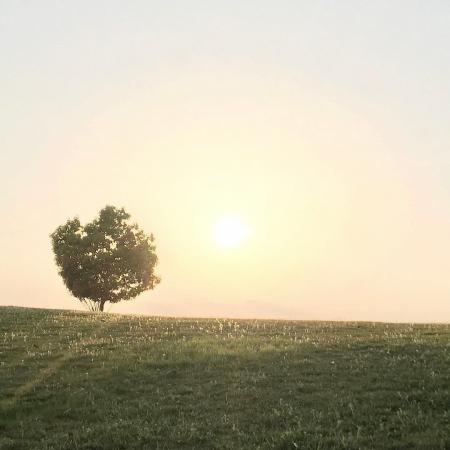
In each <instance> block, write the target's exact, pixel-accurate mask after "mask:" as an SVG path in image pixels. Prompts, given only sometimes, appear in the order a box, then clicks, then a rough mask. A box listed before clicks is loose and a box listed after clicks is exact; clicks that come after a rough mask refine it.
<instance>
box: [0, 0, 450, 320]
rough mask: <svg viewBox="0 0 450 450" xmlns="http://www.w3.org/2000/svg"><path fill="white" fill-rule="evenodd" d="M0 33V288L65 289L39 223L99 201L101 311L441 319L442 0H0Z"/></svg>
mask: <svg viewBox="0 0 450 450" xmlns="http://www.w3.org/2000/svg"><path fill="white" fill-rule="evenodd" d="M0 55H1V58H0V101H1V109H0V180H1V181H0V183H1V185H0V187H1V191H0V192H1V193H0V208H1V230H2V233H1V235H0V250H1V251H0V304H3V305H24V306H45V307H62V308H80V305H79V303H78V302H77V300H76V299H74V298H72V297H71V296H70V295H69V293H68V292H67V291H66V290H65V288H64V285H63V283H62V280H61V279H60V277H59V276H58V274H57V271H56V267H55V265H54V262H53V255H52V252H51V246H50V239H49V234H50V233H51V232H52V231H53V230H54V229H55V228H56V227H57V226H58V225H60V224H61V223H63V222H64V221H65V220H66V219H67V218H69V217H73V216H75V215H78V216H79V217H80V219H81V221H82V222H85V221H89V220H91V219H92V218H93V217H94V215H95V214H96V213H97V212H98V210H99V209H100V208H102V207H103V206H104V205H106V204H113V205H116V206H124V207H125V208H126V209H127V211H128V212H129V213H131V215H132V216H133V218H134V219H135V220H136V221H137V222H138V223H139V224H140V225H141V227H142V228H144V229H145V230H146V231H148V232H153V233H154V234H155V236H156V244H157V247H158V255H159V257H160V265H159V270H158V272H159V274H160V275H161V277H162V283H161V284H160V285H159V286H158V287H157V288H156V289H155V290H154V291H150V292H148V293H145V294H143V295H141V296H140V297H139V298H138V299H137V300H135V301H133V302H129V303H125V304H122V305H119V306H115V307H114V308H113V310H114V311H118V312H124V311H128V312H141V313H148V314H164V315H166V314H168V315H183V316H187V315H189V316H233V317H274V318H278V317H284V318H296V319H364V320H385V321H449V320H450V2H448V1H437V0H436V1H427V2H424V1H413V0H407V1H376V2H374V1H362V0H361V1H342V2H334V1H287V0H286V1H280V0H278V1H262V0H258V1H242V0H241V1H230V0H227V1H220V2H214V1H208V2H206V1H194V0H190V1H172V2H163V1H157V2H156V1H153V2H152V1H141V2H140V1H120V2H118V1H111V0H108V1H39V2H38V1H34V2H33V1H25V0H23V1H19V0H18V1H9V0H0ZM227 214H234V215H235V216H236V215H237V216H239V217H241V218H242V220H243V221H244V222H245V223H247V225H248V226H249V227H250V229H251V235H250V236H249V238H248V239H247V240H246V241H245V242H244V243H243V245H242V246H241V247H239V248H237V249H233V250H230V249H229V250H226V249H222V248H219V247H218V246H217V245H216V244H215V242H214V240H213V238H212V233H213V228H214V224H215V223H216V222H217V220H218V219H219V218H220V217H221V216H223V215H227Z"/></svg>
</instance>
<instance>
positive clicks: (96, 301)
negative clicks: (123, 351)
mask: <svg viewBox="0 0 450 450" xmlns="http://www.w3.org/2000/svg"><path fill="white" fill-rule="evenodd" d="M129 218H130V215H129V214H128V213H126V212H125V210H124V209H123V208H122V209H117V208H115V207H114V206H106V207H105V208H103V209H102V210H101V211H100V213H99V216H98V217H97V218H96V219H94V220H93V221H92V222H91V223H88V224H87V225H85V226H82V225H81V223H80V221H79V219H78V218H74V219H70V220H68V221H67V222H66V223H65V224H64V225H61V226H60V227H58V228H57V229H56V230H55V232H54V233H52V235H51V239H52V245H53V251H54V253H55V260H56V265H57V266H58V269H59V274H60V275H61V277H62V278H63V280H64V283H65V285H66V286H67V288H68V289H69V291H70V292H71V293H72V294H73V295H74V296H75V297H76V298H78V299H79V300H80V301H82V302H84V303H85V304H86V305H87V306H88V307H89V308H90V309H92V310H100V311H103V309H104V305H105V303H106V302H108V301H109V302H111V303H117V302H120V301H121V300H130V299H132V298H134V297H136V296H137V295H139V294H140V293H141V292H143V291H146V290H148V289H153V288H154V287H155V285H156V284H158V283H159V282H160V279H159V277H157V276H156V275H155V273H154V269H155V266H156V264H157V261H158V258H157V256H156V253H155V246H154V244H153V242H154V237H153V235H152V234H151V235H150V236H147V235H146V234H145V233H144V232H143V231H142V230H140V229H139V227H138V226H137V225H136V224H131V223H129V221H128V220H129Z"/></svg>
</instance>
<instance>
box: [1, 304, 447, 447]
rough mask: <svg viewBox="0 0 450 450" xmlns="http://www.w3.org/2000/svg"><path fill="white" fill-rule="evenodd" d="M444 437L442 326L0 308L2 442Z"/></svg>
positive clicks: (387, 441)
mask: <svg viewBox="0 0 450 450" xmlns="http://www.w3.org/2000/svg"><path fill="white" fill-rule="evenodd" d="M32 448H33V449H137V448H145V449H147V448H148V449H153V448H155V449H156V448H157V449H176V448H202V449H214V448H217V449H239V448H244V449H257V448H264V449H272V448H278V449H296V448H301V449H309V448H311V449H318V448H321V449H329V448H342V449H353V448H354V449H356V448H391V449H410V448H424V449H425V448H429V449H439V448H442V449H444V448H447V449H448V448H450V325H394V324H380V323H373V324H372V323H343V322H342V323H337V322H334V323H332V322H288V321H268V320H264V321H263V320H260V321H257V320H224V319H221V320H214V319H209V320H200V319H199V320H196V319H169V318H158V317H141V316H123V315H114V314H103V315H99V314H91V313H80V312H69V311H54V310H37V309H23V308H5V307H3V308H0V449H20V450H26V449H32Z"/></svg>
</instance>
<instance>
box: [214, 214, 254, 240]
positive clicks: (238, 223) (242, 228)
mask: <svg viewBox="0 0 450 450" xmlns="http://www.w3.org/2000/svg"><path fill="white" fill-rule="evenodd" d="M249 234H250V230H249V228H248V226H247V225H246V224H245V223H244V222H243V221H242V220H241V218H240V217H236V216H226V217H222V218H221V219H220V220H218V221H217V223H216V224H215V226H214V240H215V241H216V243H217V245H218V246H219V247H222V248H233V247H237V246H239V245H240V244H241V243H242V241H243V240H244V239H245V238H247V237H248V235H249Z"/></svg>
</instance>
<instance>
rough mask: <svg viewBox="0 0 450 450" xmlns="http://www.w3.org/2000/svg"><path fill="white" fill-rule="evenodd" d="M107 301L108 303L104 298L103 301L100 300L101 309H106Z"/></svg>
mask: <svg viewBox="0 0 450 450" xmlns="http://www.w3.org/2000/svg"><path fill="white" fill-rule="evenodd" d="M105 303H106V301H105V300H102V301H101V302H100V307H99V311H101V312H103V310H104V309H105Z"/></svg>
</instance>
